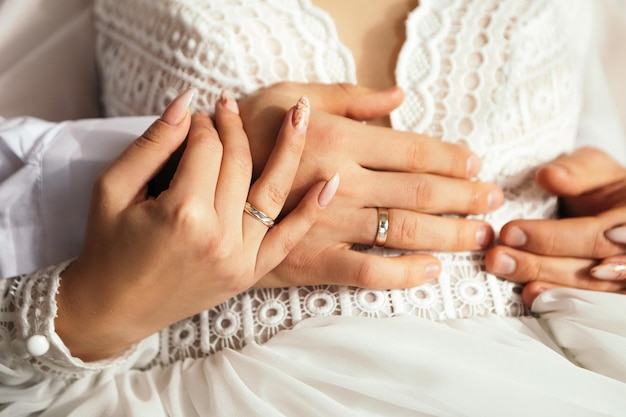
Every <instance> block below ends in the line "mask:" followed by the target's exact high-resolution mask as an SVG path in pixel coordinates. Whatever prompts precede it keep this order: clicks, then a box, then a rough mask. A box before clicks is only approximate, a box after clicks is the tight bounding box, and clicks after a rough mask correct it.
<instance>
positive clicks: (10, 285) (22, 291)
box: [0, 261, 134, 378]
mask: <svg viewBox="0 0 626 417" xmlns="http://www.w3.org/2000/svg"><path fill="white" fill-rule="evenodd" d="M70 262H71V261H67V262H63V263H61V264H60V265H57V266H53V267H50V268H46V269H43V270H41V271H38V272H36V273H34V274H32V275H28V276H21V277H17V278H12V279H7V280H0V281H1V285H2V286H3V288H2V295H3V298H2V303H1V304H0V306H1V307H0V315H1V316H0V317H2V318H1V319H0V336H1V339H2V344H1V345H0V352H2V363H3V364H5V365H6V366H8V367H9V368H11V369H14V370H16V371H18V370H20V371H21V372H22V373H24V375H26V377H28V378H30V377H31V376H32V375H34V373H33V371H35V372H36V373H37V374H39V375H42V374H46V375H52V376H55V377H61V378H78V377H82V376H85V375H87V374H90V373H94V372H97V371H101V370H103V369H105V368H108V367H111V366H115V365H118V364H119V363H122V362H124V361H125V360H126V359H127V358H128V357H129V356H130V355H131V354H132V353H133V352H134V349H130V350H129V351H128V352H125V353H124V354H122V355H120V356H119V357H115V358H111V359H108V360H104V361H98V362H93V363H85V362H83V361H81V360H80V359H78V358H75V357H73V356H72V355H71V354H70V352H69V350H68V349H67V347H66V346H65V345H64V344H63V342H62V341H61V339H60V338H59V336H58V335H57V334H56V333H55V331H54V320H55V318H56V316H57V305H56V296H57V294H58V292H59V287H60V281H61V278H60V274H61V273H62V272H63V271H64V270H65V268H67V266H68V265H69V263H70ZM35 335H41V336H44V337H45V338H46V339H47V340H48V342H49V343H50V349H49V350H48V352H47V353H45V354H44V355H42V356H38V357H31V356H30V355H29V354H28V353H27V351H26V348H25V346H26V341H27V340H28V339H29V338H30V337H32V336H35Z"/></svg>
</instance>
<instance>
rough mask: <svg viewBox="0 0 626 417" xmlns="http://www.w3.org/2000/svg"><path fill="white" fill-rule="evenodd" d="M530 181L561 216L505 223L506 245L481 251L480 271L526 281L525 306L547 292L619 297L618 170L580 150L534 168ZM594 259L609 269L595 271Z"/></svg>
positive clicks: (625, 208)
mask: <svg viewBox="0 0 626 417" xmlns="http://www.w3.org/2000/svg"><path fill="white" fill-rule="evenodd" d="M536 181H537V183H538V184H539V185H540V186H541V187H542V188H544V189H545V190H547V191H549V192H551V193H553V194H555V195H558V196H560V201H561V211H562V215H563V217H565V218H563V219H559V220H515V221H512V222H510V223H508V224H506V225H505V226H504V227H503V228H502V231H501V233H500V240H501V242H502V244H503V245H507V246H496V247H494V248H493V249H491V250H489V251H488V252H487V255H486V259H485V263H486V267H487V270H488V271H489V272H492V273H494V274H496V275H499V276H501V277H504V278H507V279H510V280H512V281H515V282H520V283H526V284H527V285H526V286H525V288H524V292H523V299H524V303H525V304H527V305H528V306H530V305H532V302H533V301H534V299H535V298H536V297H537V296H538V295H539V294H540V293H541V292H542V291H544V290H546V289H549V288H554V287H572V288H582V289H588V290H598V291H612V292H617V293H626V279H624V278H626V276H624V274H623V273H622V274H621V276H620V274H619V271H620V269H622V268H623V265H624V264H625V263H626V262H625V261H626V256H624V254H626V227H625V225H626V168H624V167H622V166H621V165H619V164H618V163H617V162H615V161H614V160H613V159H611V158H610V157H609V156H608V155H606V154H605V153H603V152H601V151H599V150H596V149H592V148H581V149H578V150H576V151H575V152H573V153H572V154H570V155H566V156H563V157H560V158H558V159H557V160H556V161H554V162H552V163H550V164H547V165H546V166H544V167H542V168H540V169H539V170H538V171H537V174H536ZM602 258H606V259H604V260H603V261H601V262H600V265H607V264H611V266H603V267H598V266H596V264H598V261H599V260H600V259H602ZM619 265H622V267H620V266H619ZM594 266H596V267H595V268H593V267H594ZM614 269H616V271H613V273H612V274H611V271H612V270H614ZM622 270H623V269H622Z"/></svg>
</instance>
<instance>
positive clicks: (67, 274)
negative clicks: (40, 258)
mask: <svg viewBox="0 0 626 417" xmlns="http://www.w3.org/2000/svg"><path fill="white" fill-rule="evenodd" d="M87 276H88V275H87V273H86V271H84V269H83V268H82V265H81V263H80V261H79V260H77V261H74V262H73V263H72V264H70V265H69V266H68V268H67V269H66V270H65V271H64V272H63V273H62V274H61V283H60V287H59V291H58V293H57V294H56V303H57V316H56V318H55V321H54V326H55V332H56V333H57V335H58V336H59V337H60V338H61V340H62V341H63V344H64V345H65V347H67V349H68V350H69V351H70V353H71V355H72V356H74V357H76V358H79V359H81V360H82V361H84V362H93V361H97V360H101V359H105V358H109V357H113V356H116V355H118V354H120V353H122V352H124V351H126V350H128V349H129V348H130V347H131V346H132V345H133V344H134V343H135V342H136V341H135V340H131V339H130V338H128V337H127V336H126V335H125V332H124V331H123V330H124V329H123V326H121V324H122V323H120V322H119V321H117V320H116V319H115V317H114V314H113V313H114V312H115V309H103V308H101V303H100V301H101V300H98V298H99V294H96V292H97V291H95V289H90V288H89V285H88V283H89V281H88V280H87V279H86V278H85V277H87ZM100 295H101V294H100Z"/></svg>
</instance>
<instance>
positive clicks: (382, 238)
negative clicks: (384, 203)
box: [374, 207, 389, 247]
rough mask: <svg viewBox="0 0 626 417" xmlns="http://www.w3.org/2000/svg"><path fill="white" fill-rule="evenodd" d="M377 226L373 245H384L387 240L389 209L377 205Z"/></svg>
mask: <svg viewBox="0 0 626 417" xmlns="http://www.w3.org/2000/svg"><path fill="white" fill-rule="evenodd" d="M377 210H378V227H377V228H376V239H374V247H382V246H385V242H387V232H388V231H389V209H386V208H384V207H378V209H377Z"/></svg>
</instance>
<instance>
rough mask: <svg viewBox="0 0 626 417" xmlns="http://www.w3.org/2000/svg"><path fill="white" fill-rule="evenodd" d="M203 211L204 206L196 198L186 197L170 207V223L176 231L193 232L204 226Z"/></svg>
mask: <svg viewBox="0 0 626 417" xmlns="http://www.w3.org/2000/svg"><path fill="white" fill-rule="evenodd" d="M205 211H206V210H205V207H204V205H203V204H202V203H201V201H200V200H199V199H198V198H197V197H194V196H188V197H187V198H185V199H184V200H182V201H180V202H178V203H177V204H175V205H174V206H173V207H172V209H171V212H170V221H171V224H172V225H174V227H175V228H176V229H182V230H184V231H187V230H189V231H193V230H196V228H198V227H199V226H203V225H204V213H205Z"/></svg>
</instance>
